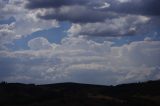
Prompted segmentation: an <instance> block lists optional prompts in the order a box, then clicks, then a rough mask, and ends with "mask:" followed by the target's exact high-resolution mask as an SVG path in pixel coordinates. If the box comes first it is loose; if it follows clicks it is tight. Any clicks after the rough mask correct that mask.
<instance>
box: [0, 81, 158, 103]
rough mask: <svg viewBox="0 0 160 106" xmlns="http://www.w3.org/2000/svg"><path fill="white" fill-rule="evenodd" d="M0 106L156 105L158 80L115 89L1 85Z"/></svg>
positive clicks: (124, 85)
mask: <svg viewBox="0 0 160 106" xmlns="http://www.w3.org/2000/svg"><path fill="white" fill-rule="evenodd" d="M0 106H160V80H158V81H149V82H144V83H132V84H122V85H117V86H101V85H90V84H78V83H59V84H48V85H34V84H20V83H1V84H0Z"/></svg>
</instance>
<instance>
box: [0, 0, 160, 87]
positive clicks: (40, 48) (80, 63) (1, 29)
mask: <svg viewBox="0 0 160 106" xmlns="http://www.w3.org/2000/svg"><path fill="white" fill-rule="evenodd" d="M0 13H1V14H0V81H2V80H5V81H9V82H26V83H54V82H81V83H94V84H119V83H127V82H135V81H144V80H151V79H160V59H159V57H160V48H159V47H160V41H159V39H160V38H159V33H160V31H159V27H160V18H159V17H160V16H159V15H160V2H159V1H158V0H98V1H97V0H0ZM66 26H67V27H69V28H66ZM57 27H59V28H60V29H61V27H62V29H61V30H58V31H62V32H64V33H65V34H66V35H65V37H63V38H62V39H61V42H60V43H58V44H56V43H54V42H50V41H54V40H51V39H53V35H52V34H48V33H53V32H54V36H57V38H58V37H59V36H61V35H59V34H58V33H57V32H56V30H52V29H51V30H52V31H51V30H50V31H48V30H47V29H50V28H57ZM63 29H65V30H63ZM43 31H45V32H46V33H44V34H46V35H44V36H43V34H42V32H43ZM33 33H34V34H33ZM33 35H35V36H33ZM40 35H41V36H40ZM46 36H49V37H48V38H45V37H46ZM27 37H30V39H27ZM126 38H127V39H126ZM118 39H121V40H119V41H120V43H121V44H119V42H118V43H117V42H116V41H118ZM16 41H17V42H18V43H17V44H18V45H20V44H22V45H23V43H24V42H23V41H25V42H27V43H26V46H27V47H23V46H22V48H21V49H18V50H17V49H14V47H13V48H12V47H10V46H9V44H10V45H12V46H15V42H16ZM126 42H127V43H126Z"/></svg>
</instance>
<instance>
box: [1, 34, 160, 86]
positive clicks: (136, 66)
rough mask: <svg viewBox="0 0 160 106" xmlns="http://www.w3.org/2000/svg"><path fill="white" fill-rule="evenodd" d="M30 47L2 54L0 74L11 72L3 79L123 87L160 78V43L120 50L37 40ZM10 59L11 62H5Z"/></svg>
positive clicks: (76, 42)
mask: <svg viewBox="0 0 160 106" xmlns="http://www.w3.org/2000/svg"><path fill="white" fill-rule="evenodd" d="M33 41H34V42H33ZM28 45H29V47H31V50H26V51H15V52H4V51H1V52H0V56H1V57H0V58H1V60H2V58H3V62H2V61H1V62H2V63H3V66H2V65H1V66H0V70H5V69H7V70H8V71H9V72H8V71H7V72H5V71H4V72H3V73H2V74H1V75H2V76H3V77H4V76H5V77H4V78H3V77H1V79H5V80H7V81H18V82H19V81H21V82H27V83H28V82H35V83H53V82H67V81H75V82H81V83H94V84H119V83H127V82H134V81H144V80H148V79H159V78H160V67H159V66H160V64H159V63H160V61H159V56H160V49H159V48H158V47H159V46H160V42H159V41H149V40H145V41H137V42H133V43H131V44H126V45H123V46H121V47H116V46H112V45H113V43H112V42H109V41H105V42H103V43H96V42H94V41H87V40H86V39H84V38H83V37H78V38H77V37H76V38H73V37H69V38H66V39H64V40H63V41H62V44H59V45H57V44H54V43H52V44H51V43H49V42H48V41H47V40H46V39H45V38H35V39H34V40H31V41H30V42H29V43H28ZM37 45H39V46H38V48H37ZM46 46H47V47H46ZM51 47H52V48H51ZM32 48H33V49H32ZM44 48H45V49H44ZM46 54H47V55H46ZM7 58H9V61H4V60H5V59H6V60H8V59H7ZM82 77H83V78H82Z"/></svg>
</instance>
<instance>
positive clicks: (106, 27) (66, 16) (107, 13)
mask: <svg viewBox="0 0 160 106" xmlns="http://www.w3.org/2000/svg"><path fill="white" fill-rule="evenodd" d="M26 8H28V9H30V10H37V11H38V10H41V11H40V12H39V13H37V17H39V18H40V19H44V20H52V19H56V20H57V21H69V22H71V23H74V24H77V25H79V26H81V27H85V28H87V29H85V28H84V29H81V31H80V32H79V34H80V35H87V36H88V35H89V36H93V35H95V36H112V37H116V36H131V35H138V34H143V33H144V30H143V29H145V28H146V26H154V24H152V22H153V21H154V17H159V15H160V11H159V10H160V2H159V1H157V0H99V1H96V0H62V1H59V0H52V1H51V0H47V1H43V0H34V1H33V0H28V3H27V5H26ZM146 23H148V24H146ZM73 27H74V26H73ZM141 27H143V29H141ZM139 28H140V29H139ZM124 29H125V30H124ZM86 30H88V31H86ZM137 30H138V31H137ZM139 30H141V31H139ZM150 31H151V30H150V29H149V30H148V31H147V32H145V33H149V32H150Z"/></svg>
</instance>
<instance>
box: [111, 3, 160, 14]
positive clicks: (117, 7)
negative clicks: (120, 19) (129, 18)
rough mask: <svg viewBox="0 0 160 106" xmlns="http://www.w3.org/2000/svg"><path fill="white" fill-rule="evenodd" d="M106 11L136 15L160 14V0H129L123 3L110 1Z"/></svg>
mask: <svg viewBox="0 0 160 106" xmlns="http://www.w3.org/2000/svg"><path fill="white" fill-rule="evenodd" d="M111 5H112V6H111V7H110V8H109V9H108V11H114V12H118V13H126V14H138V15H147V16H148V15H151V16H159V15H160V1H159V0H131V1H130V2H125V3H115V2H114V3H111Z"/></svg>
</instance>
